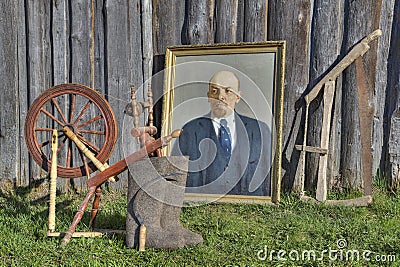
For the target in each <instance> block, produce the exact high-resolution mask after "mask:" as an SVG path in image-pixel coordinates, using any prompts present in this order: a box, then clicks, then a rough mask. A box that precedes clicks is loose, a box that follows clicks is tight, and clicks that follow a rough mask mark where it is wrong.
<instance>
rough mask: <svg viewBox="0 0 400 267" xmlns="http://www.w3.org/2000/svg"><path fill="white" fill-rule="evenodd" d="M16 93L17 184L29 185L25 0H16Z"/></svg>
mask: <svg viewBox="0 0 400 267" xmlns="http://www.w3.org/2000/svg"><path fill="white" fill-rule="evenodd" d="M17 23H18V95H19V98H18V99H17V103H18V105H19V118H20V119H19V135H18V137H19V151H20V159H19V175H18V176H17V181H16V185H17V186H28V185H29V172H30V168H29V153H28V149H27V147H26V144H25V138H24V123H25V118H26V113H27V112H28V107H29V92H28V73H27V46H28V44H27V38H26V34H27V33H26V30H27V29H26V15H25V0H18V20H17ZM0 38H1V37H0Z"/></svg>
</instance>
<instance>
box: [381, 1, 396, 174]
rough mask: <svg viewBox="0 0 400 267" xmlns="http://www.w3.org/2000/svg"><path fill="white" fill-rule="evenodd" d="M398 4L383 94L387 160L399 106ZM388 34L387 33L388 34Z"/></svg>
mask: <svg viewBox="0 0 400 267" xmlns="http://www.w3.org/2000/svg"><path fill="white" fill-rule="evenodd" d="M399 12H400V3H399V2H398V1H396V3H395V6H394V11H393V24H392V27H393V28H392V31H391V33H390V34H391V40H390V49H389V57H388V58H387V65H386V69H387V71H388V74H387V87H386V92H385V98H386V100H385V109H384V117H383V126H384V131H383V144H384V146H383V149H382V157H383V159H385V160H386V159H387V158H389V156H390V155H389V148H390V147H389V146H388V145H387V144H388V143H389V142H390V131H391V129H392V125H391V121H392V116H393V115H394V112H395V111H396V109H397V108H398V107H399V106H400V94H399V90H400V85H399V79H398V77H399V76H400V67H399V66H400V60H399V59H400V51H399V49H398V48H399V46H400V13H399ZM388 34H389V33H388ZM383 159H382V163H383V164H381V167H382V170H383V172H384V173H391V172H392V170H391V166H390V164H388V162H387V161H386V164H385V161H384V160H383Z"/></svg>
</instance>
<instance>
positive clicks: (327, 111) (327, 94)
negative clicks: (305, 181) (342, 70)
mask: <svg viewBox="0 0 400 267" xmlns="http://www.w3.org/2000/svg"><path fill="white" fill-rule="evenodd" d="M334 94H335V81H330V82H327V83H326V84H325V87H324V113H323V117H322V131H321V147H322V148H324V149H326V150H328V148H329V134H330V130H331V114H332V104H333V96H334ZM327 168H328V155H327V154H325V155H321V156H320V158H319V166H318V181H317V192H316V199H317V200H318V201H325V200H326V196H327V193H328V185H327V180H326V177H327V173H326V172H327Z"/></svg>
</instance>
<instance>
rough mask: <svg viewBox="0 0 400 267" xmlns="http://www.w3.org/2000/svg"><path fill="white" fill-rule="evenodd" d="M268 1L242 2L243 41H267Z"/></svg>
mask: <svg viewBox="0 0 400 267" xmlns="http://www.w3.org/2000/svg"><path fill="white" fill-rule="evenodd" d="M267 3H268V1H266V0H253V1H245V2H244V5H245V7H244V21H245V22H244V37H243V39H244V41H245V42H261V41H266V40H267V13H268V4H267Z"/></svg>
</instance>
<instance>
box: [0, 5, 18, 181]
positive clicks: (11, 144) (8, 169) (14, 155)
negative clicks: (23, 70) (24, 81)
mask: <svg viewBox="0 0 400 267" xmlns="http://www.w3.org/2000/svg"><path fill="white" fill-rule="evenodd" d="M0 36H7V38H2V39H1V40H0V58H1V60H2V64H1V65H2V66H0V77H1V79H2V84H3V86H4V87H3V90H2V92H1V94H0V107H1V113H0V114H1V116H0V159H1V160H0V177H1V178H2V177H10V178H12V179H16V178H17V177H18V176H19V175H20V172H19V149H18V147H19V138H18V137H19V126H20V125H19V114H18V97H19V95H18V87H17V86H18V72H17V70H18V52H17V40H18V30H17V5H16V4H15V2H14V1H12V0H7V1H2V2H1V4H0ZM6 66H7V67H6Z"/></svg>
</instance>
